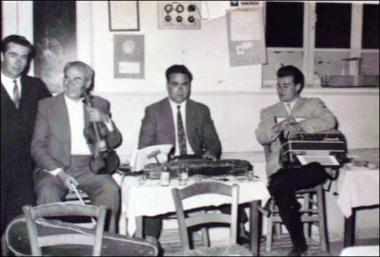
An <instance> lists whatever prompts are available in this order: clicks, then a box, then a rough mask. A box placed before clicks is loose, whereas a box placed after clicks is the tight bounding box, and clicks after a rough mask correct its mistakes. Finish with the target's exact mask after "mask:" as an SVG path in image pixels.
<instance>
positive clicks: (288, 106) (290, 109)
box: [283, 97, 298, 115]
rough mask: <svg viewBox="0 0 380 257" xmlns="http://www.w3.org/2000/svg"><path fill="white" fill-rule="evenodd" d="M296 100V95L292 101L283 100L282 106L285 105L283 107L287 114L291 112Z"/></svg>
mask: <svg viewBox="0 0 380 257" xmlns="http://www.w3.org/2000/svg"><path fill="white" fill-rule="evenodd" d="M297 100H298V97H297V98H296V99H295V100H293V101H292V102H290V103H288V102H283V104H284V106H285V109H286V110H287V112H288V113H289V115H290V114H291V113H292V110H293V108H294V105H295V104H296V102H297Z"/></svg>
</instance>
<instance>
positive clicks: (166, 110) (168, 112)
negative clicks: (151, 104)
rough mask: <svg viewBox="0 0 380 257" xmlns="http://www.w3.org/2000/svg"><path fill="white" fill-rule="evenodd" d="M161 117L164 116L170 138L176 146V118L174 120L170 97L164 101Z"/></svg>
mask: <svg viewBox="0 0 380 257" xmlns="http://www.w3.org/2000/svg"><path fill="white" fill-rule="evenodd" d="M162 111H163V113H161V114H162V115H161V117H162V118H163V122H164V123H165V124H166V126H167V131H166V133H167V135H168V137H169V139H170V142H171V143H172V144H173V145H174V146H175V143H176V142H175V126H174V120H173V111H172V108H171V107H170V103H169V99H168V98H166V100H165V101H164V102H163V106H162Z"/></svg>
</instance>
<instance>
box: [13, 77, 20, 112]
mask: <svg viewBox="0 0 380 257" xmlns="http://www.w3.org/2000/svg"><path fill="white" fill-rule="evenodd" d="M13 84H14V87H13V102H14V103H15V106H16V108H17V109H18V107H19V106H20V99H21V97H20V90H19V88H18V86H17V81H16V80H13Z"/></svg>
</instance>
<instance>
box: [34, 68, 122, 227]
mask: <svg viewBox="0 0 380 257" xmlns="http://www.w3.org/2000/svg"><path fill="white" fill-rule="evenodd" d="M93 75H94V71H93V70H92V68H91V67H90V66H88V65H87V64H85V63H83V62H79V61H75V62H69V63H67V64H66V65H65V68H64V80H63V87H64V93H61V94H59V95H57V96H55V97H51V98H48V99H44V100H42V101H41V102H40V104H39V106H38V112H37V117H36V123H35V127H34V134H33V140H32V146H31V152H32V157H33V159H34V160H35V162H36V166H37V169H36V170H35V173H34V179H35V190H36V193H37V203H38V204H46V203H52V202H59V201H62V200H63V198H64V197H65V196H66V194H67V193H68V191H69V190H70V189H72V186H73V185H74V186H79V187H80V188H81V189H82V190H83V191H84V192H86V193H87V194H88V195H89V196H90V198H91V202H92V204H94V205H104V206H106V207H107V208H108V209H109V210H110V211H111V213H110V214H111V215H110V219H109V228H108V230H109V231H110V232H116V220H117V213H118V209H119V201H120V192H119V187H118V185H117V184H116V182H115V181H114V180H113V178H112V176H111V175H110V174H95V173H93V172H91V170H90V165H89V160H90V157H91V156H93V154H94V153H95V152H96V151H99V150H100V149H102V148H103V147H104V145H101V144H99V142H100V141H97V142H94V141H93V140H94V139H90V137H88V136H85V135H84V129H85V128H88V127H89V126H91V125H92V124H93V123H95V122H96V123H97V124H99V125H101V124H103V125H104V135H103V136H104V139H105V144H106V145H107V146H108V147H110V148H116V147H118V146H119V145H120V144H121V141H122V137H121V134H120V132H119V130H118V129H117V128H116V125H115V124H114V122H113V121H112V120H111V111H110V103H109V102H108V101H107V100H105V99H103V98H101V97H98V96H93V97H92V100H91V102H92V104H91V105H85V104H84V103H83V101H82V96H83V93H84V92H85V91H89V90H90V89H91V86H92V81H93ZM102 134H103V133H102Z"/></svg>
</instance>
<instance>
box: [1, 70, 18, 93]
mask: <svg viewBox="0 0 380 257" xmlns="http://www.w3.org/2000/svg"><path fill="white" fill-rule="evenodd" d="M14 80H16V82H17V85H18V87H19V89H20V88H21V76H19V77H18V78H17V79H12V78H10V77H7V76H5V75H4V74H3V72H1V83H3V85H5V84H7V85H12V86H13V81H14Z"/></svg>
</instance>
